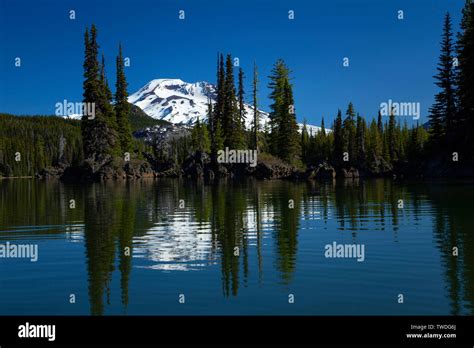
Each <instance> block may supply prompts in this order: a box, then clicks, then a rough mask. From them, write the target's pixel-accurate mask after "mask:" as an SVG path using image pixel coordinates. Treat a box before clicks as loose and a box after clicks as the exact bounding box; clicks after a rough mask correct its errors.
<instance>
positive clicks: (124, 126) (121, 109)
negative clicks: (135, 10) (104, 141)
mask: <svg viewBox="0 0 474 348" xmlns="http://www.w3.org/2000/svg"><path fill="white" fill-rule="evenodd" d="M116 63H117V81H116V84H115V88H116V91H115V115H116V117H117V126H118V131H119V139H120V147H121V149H122V152H128V151H130V149H131V146H132V129H131V126H130V121H129V115H130V104H129V103H128V92H127V85H128V84H127V80H126V78H125V71H124V70H125V69H124V68H125V66H124V60H123V54H122V45H121V44H120V45H119V53H118V56H117V59H116Z"/></svg>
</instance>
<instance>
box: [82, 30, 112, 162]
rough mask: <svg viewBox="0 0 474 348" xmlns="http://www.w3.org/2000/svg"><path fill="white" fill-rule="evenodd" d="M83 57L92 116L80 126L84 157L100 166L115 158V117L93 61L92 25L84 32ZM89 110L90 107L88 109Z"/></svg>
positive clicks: (95, 48) (86, 95)
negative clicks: (92, 111)
mask: <svg viewBox="0 0 474 348" xmlns="http://www.w3.org/2000/svg"><path fill="white" fill-rule="evenodd" d="M84 38H85V40H84V41H85V42H84V44H85V57H84V78H85V80H84V83H83V88H84V93H83V97H84V99H83V101H84V103H86V105H90V106H92V105H93V106H94V111H95V112H94V115H86V114H84V115H83V117H82V122H81V129H82V137H83V146H84V157H85V159H92V160H95V161H98V162H103V161H104V160H107V159H108V158H110V157H111V156H115V155H118V154H119V145H120V144H119V142H118V139H117V132H116V128H117V125H116V122H115V113H114V110H113V107H112V105H110V103H109V101H108V100H107V96H106V93H105V88H104V84H103V83H102V81H101V77H100V65H99V62H98V59H97V55H98V51H99V45H98V43H97V29H96V27H95V25H92V27H91V29H90V33H89V31H88V30H87V29H86V33H85V35H84ZM91 108H92V107H91Z"/></svg>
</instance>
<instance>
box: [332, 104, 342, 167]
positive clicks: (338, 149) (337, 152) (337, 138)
mask: <svg viewBox="0 0 474 348" xmlns="http://www.w3.org/2000/svg"><path fill="white" fill-rule="evenodd" d="M333 129H334V151H333V157H334V158H335V162H336V164H340V163H341V162H342V159H343V152H344V136H343V131H342V113H341V110H338V111H337V116H336V120H335V121H334V127H333Z"/></svg>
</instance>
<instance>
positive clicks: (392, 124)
mask: <svg viewBox="0 0 474 348" xmlns="http://www.w3.org/2000/svg"><path fill="white" fill-rule="evenodd" d="M396 146H397V138H396V121H395V115H394V113H393V110H391V111H390V117H389V120H388V129H387V150H388V155H389V158H390V160H391V161H395V160H396V159H397V158H396V157H397V155H396Z"/></svg>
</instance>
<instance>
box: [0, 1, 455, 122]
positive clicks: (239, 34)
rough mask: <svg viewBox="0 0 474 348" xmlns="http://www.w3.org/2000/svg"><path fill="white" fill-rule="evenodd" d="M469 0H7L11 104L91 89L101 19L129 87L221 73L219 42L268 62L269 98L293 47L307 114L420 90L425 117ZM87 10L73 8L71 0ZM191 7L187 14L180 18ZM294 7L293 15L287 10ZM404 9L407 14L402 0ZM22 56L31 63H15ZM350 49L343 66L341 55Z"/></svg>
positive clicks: (1, 15)
mask: <svg viewBox="0 0 474 348" xmlns="http://www.w3.org/2000/svg"><path fill="white" fill-rule="evenodd" d="M463 3H464V0H383V1H380V0H360V1H356V0H326V1H316V0H314V1H311V0H305V1H303V0H291V1H290V0H285V1H278V0H240V1H237V0H236V1H223V0H221V1H218V0H155V1H151V0H149V1H140V0H139V1H117V0H116V1H113V2H112V1H99V0H95V1H91V0H81V1H79V0H77V1H68V0H62V1H59V0H56V1H52V0H38V1H25V0H0V112H9V113H14V114H53V113H54V110H55V108H54V105H55V103H57V102H62V100H64V99H67V100H68V101H74V102H76V101H78V102H79V101H81V100H82V80H83V77H82V73H83V70H82V61H83V34H84V30H85V27H86V26H89V25H90V24H92V23H95V24H96V26H97V27H98V30H99V36H98V41H99V44H100V46H101V50H102V51H103V52H104V54H105V58H106V70H107V74H108V78H109V82H110V83H111V84H114V83H115V66H114V65H115V64H114V63H115V55H116V53H117V45H118V43H119V41H121V42H122V44H123V47H124V55H125V56H126V57H130V59H131V67H129V68H127V69H126V74H127V79H128V82H129V92H130V93H132V92H135V91H136V90H137V89H139V88H140V87H142V86H143V85H144V84H145V83H147V82H148V81H149V80H151V79H154V78H181V79H182V80H184V81H188V82H194V81H199V80H207V81H210V82H213V83H214V82H215V61H216V53H217V52H218V51H219V52H224V53H231V54H232V55H233V56H237V57H239V59H240V63H241V66H242V67H243V69H244V71H245V72H246V73H247V75H248V78H247V80H246V89H247V93H248V94H247V97H248V100H250V87H251V78H250V76H251V69H252V65H253V61H254V60H256V62H257V65H258V66H259V70H260V92H259V98H260V103H261V107H262V109H264V110H268V104H269V101H268V94H269V90H268V88H267V83H268V79H267V76H268V74H269V72H270V70H271V67H272V64H273V63H274V62H275V61H276V59H278V58H280V57H281V58H283V59H284V60H285V61H286V62H287V64H288V65H289V67H290V68H291V70H292V71H293V84H294V95H295V108H296V114H297V118H298V120H299V121H301V120H302V119H303V118H306V119H307V120H308V122H309V123H312V124H319V123H320V121H321V116H324V117H325V120H326V124H327V125H328V123H329V121H332V120H333V119H334V117H335V115H336V113H337V109H338V108H341V109H342V110H343V111H345V109H346V106H347V104H348V102H349V101H352V102H353V103H354V105H355V108H356V111H358V112H360V113H361V115H363V116H365V117H367V118H368V119H371V118H372V117H374V116H375V115H376V113H377V111H378V108H379V106H380V103H381V102H384V101H387V100H388V99H392V100H394V101H404V102H420V103H421V110H422V116H421V119H420V121H426V117H427V110H428V108H429V106H430V105H431V103H432V101H433V95H434V93H435V92H436V88H435V86H434V84H433V79H432V76H433V75H434V74H435V72H436V64H437V62H438V55H439V42H440V35H441V32H442V23H443V17H444V14H445V13H446V11H449V12H450V13H451V15H452V18H453V24H454V28H455V29H457V28H458V26H459V21H460V18H461V13H460V12H461V9H462V7H463ZM71 9H74V10H75V11H76V19H75V20H70V19H69V10H71ZM181 9H182V10H184V11H185V15H186V18H185V20H179V19H178V11H179V10H181ZM289 10H294V11H295V19H294V20H289V19H288V11H289ZM398 10H403V11H404V19H403V20H398V19H397V11H398ZM15 57H21V59H22V66H21V68H15V66H14V59H15ZM344 57H348V58H349V59H350V66H349V67H348V68H344V67H343V64H342V60H343V58H344Z"/></svg>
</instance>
